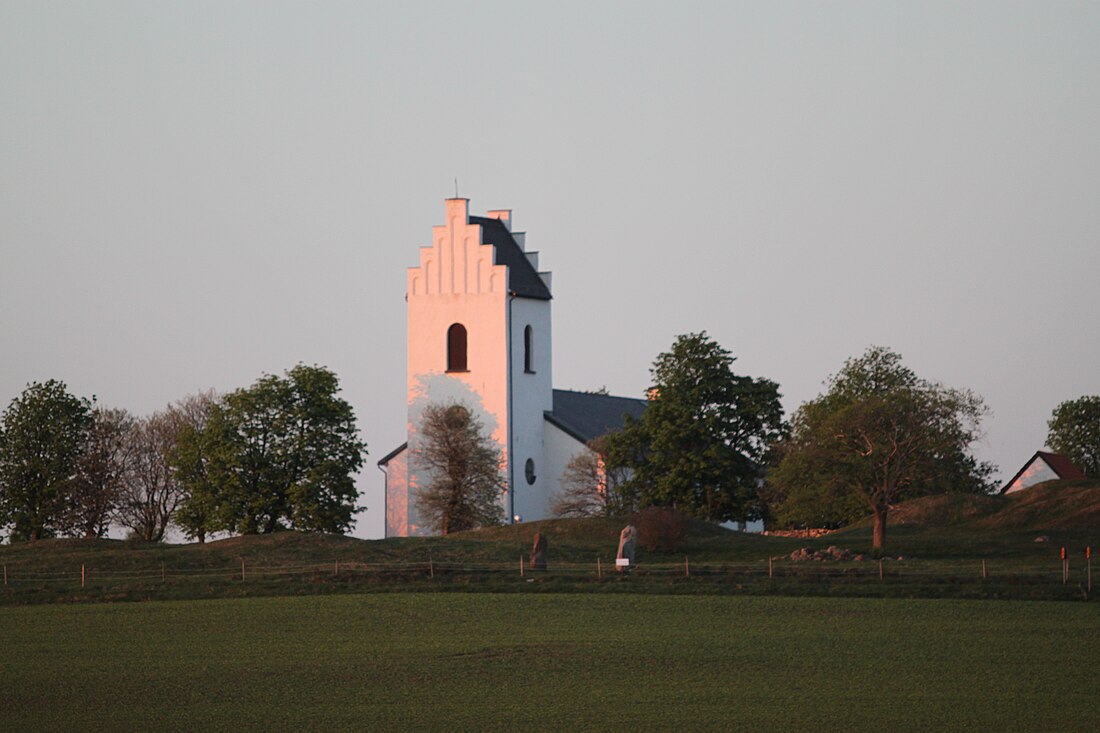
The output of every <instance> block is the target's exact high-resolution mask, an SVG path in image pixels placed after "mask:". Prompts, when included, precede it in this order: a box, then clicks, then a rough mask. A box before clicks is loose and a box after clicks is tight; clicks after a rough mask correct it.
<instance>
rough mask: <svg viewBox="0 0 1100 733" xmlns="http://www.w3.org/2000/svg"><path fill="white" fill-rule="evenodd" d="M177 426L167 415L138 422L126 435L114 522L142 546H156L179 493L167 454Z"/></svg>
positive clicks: (156, 415) (174, 437) (161, 538)
mask: <svg viewBox="0 0 1100 733" xmlns="http://www.w3.org/2000/svg"><path fill="white" fill-rule="evenodd" d="M178 432H179V431H178V425H177V423H176V421H175V420H173V418H172V415H171V414H170V413H169V412H168V411H163V412H156V413H153V414H152V415H150V416H149V417H146V418H143V419H141V420H138V421H137V423H136V424H135V425H134V427H133V429H132V430H130V431H129V436H128V438H129V440H128V444H129V445H128V453H129V466H128V468H127V471H126V474H125V480H124V481H123V485H122V498H121V500H120V502H119V506H118V513H117V516H118V521H119V523H120V524H122V526H124V527H128V528H129V529H130V530H132V531H133V533H134V534H135V535H136V536H137V537H140V538H141V539H143V540H145V541H146V542H160V541H161V540H163V539H164V533H165V532H166V531H167V529H168V523H169V522H170V521H171V519H172V515H173V513H174V512H175V511H176V507H177V506H178V505H179V503H180V501H181V500H182V499H183V490H182V488H181V487H180V484H179V481H177V480H176V477H175V475H174V473H173V471H172V467H171V465H170V463H169V454H170V453H171V451H172V449H173V447H174V446H175V443H176V438H177V435H178Z"/></svg>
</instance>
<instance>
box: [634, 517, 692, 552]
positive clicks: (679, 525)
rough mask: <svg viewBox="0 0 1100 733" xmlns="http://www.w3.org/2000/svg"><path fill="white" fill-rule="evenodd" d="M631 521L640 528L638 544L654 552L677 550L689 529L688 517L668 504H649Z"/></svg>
mask: <svg viewBox="0 0 1100 733" xmlns="http://www.w3.org/2000/svg"><path fill="white" fill-rule="evenodd" d="M630 521H631V523H632V524H633V525H634V526H635V527H637V528H638V544H639V545H641V546H642V547H643V548H644V549H646V550H650V551H652V552H675V551H676V550H677V549H678V548H679V547H680V543H681V542H683V540H684V533H685V532H686V531H687V517H685V516H684V515H683V514H681V513H680V512H678V511H676V510H675V509H672V508H670V507H666V506H648V507H646V508H645V509H642V510H641V511H639V512H638V513H637V514H635V515H634V517H633V518H632V519H631V520H630Z"/></svg>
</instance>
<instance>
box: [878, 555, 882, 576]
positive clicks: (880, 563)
mask: <svg viewBox="0 0 1100 733" xmlns="http://www.w3.org/2000/svg"><path fill="white" fill-rule="evenodd" d="M878 579H879V580H882V558H881V557H880V558H879V559H878Z"/></svg>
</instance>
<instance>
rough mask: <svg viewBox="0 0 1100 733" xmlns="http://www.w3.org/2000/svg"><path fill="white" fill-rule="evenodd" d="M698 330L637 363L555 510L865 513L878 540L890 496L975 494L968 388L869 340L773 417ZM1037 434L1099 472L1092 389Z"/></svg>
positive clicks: (978, 471) (834, 516) (1099, 437)
mask: <svg viewBox="0 0 1100 733" xmlns="http://www.w3.org/2000/svg"><path fill="white" fill-rule="evenodd" d="M733 362H734V357H733V356H732V355H731V353H730V352H729V351H727V350H726V349H724V348H722V347H721V346H720V345H719V344H717V343H716V342H715V341H714V340H713V339H711V338H709V337H708V336H707V335H706V333H705V332H704V333H695V334H686V335H683V336H679V337H677V339H676V340H675V342H674V343H673V345H672V348H671V349H670V350H669V351H667V352H665V353H662V354H661V355H659V356H658V357H657V359H656V361H655V362H654V365H653V368H652V370H651V372H652V375H653V382H652V385H651V387H650V388H649V390H648V395H649V402H648V406H647V408H646V410H645V412H644V413H643V414H642V416H641V417H640V418H639V419H637V420H634V419H630V418H627V419H626V423H625V424H624V426H623V428H622V429H621V430H618V431H615V432H613V433H610V434H608V435H606V436H603V437H602V438H600V439H598V440H596V441H594V442H593V443H592V444H590V445H589V448H590V449H591V450H590V451H588V452H584V453H581V454H579V455H578V456H576V457H574V459H573V460H572V461H571V462H570V463H569V465H568V466H567V468H566V471H565V474H564V475H563V477H562V490H561V492H560V493H559V494H558V495H557V496H556V497H554V500H553V503H552V506H551V508H552V511H553V512H554V514H555V515H557V516H590V515H597V514H602V515H623V514H628V513H630V512H634V511H637V510H639V509H642V508H644V507H647V506H667V507H673V508H675V509H677V510H678V511H680V512H682V513H684V514H687V515H690V516H694V517H698V518H700V519H705V520H709V521H714V522H725V521H737V522H747V521H752V520H759V519H763V520H765V521H766V523H767V524H769V525H771V526H777V527H828V528H837V527H842V526H845V525H847V524H850V523H852V522H854V521H857V520H860V519H863V518H864V517H867V516H871V517H873V521H874V534H873V545H874V547H875V548H877V549H882V548H883V547H884V546H885V543H886V528H887V523H888V517H889V513H890V509H891V507H892V506H893V505H894V504H895V503H896V502H898V501H901V500H904V499H909V498H914V497H918V496H924V495H929V494H937V493H988V492H991V491H993V490H994V488H995V487H994V484H993V483H992V481H991V476H992V474H993V472H994V470H995V468H994V466H992V465H991V464H989V463H987V462H981V461H978V460H977V458H975V456H974V454H973V452H972V448H973V445H974V444H975V442H976V441H978V440H979V439H980V437H981V435H982V431H981V424H982V420H983V419H984V418H985V417H986V416H987V414H988V410H987V408H986V406H985V403H984V401H983V400H982V398H981V397H980V396H979V395H977V394H975V393H974V392H972V391H970V390H965V389H957V388H952V387H948V386H946V385H943V384H940V383H936V382H931V381H929V380H926V379H923V378H921V377H919V376H918V375H917V374H916V373H915V372H913V370H912V369H910V368H909V367H907V366H906V365H905V364H904V363H903V362H902V358H901V356H900V355H899V354H897V353H896V352H894V351H892V350H890V349H888V348H884V347H871V348H869V349H868V350H867V351H866V352H865V353H864V354H862V355H861V356H859V357H855V358H850V359H848V360H847V361H846V362H845V363H844V365H843V366H842V368H841V369H840V371H839V372H837V373H836V374H835V375H833V376H831V377H829V378H828V379H827V380H826V381H825V391H824V392H823V393H822V394H820V395H819V396H817V397H816V398H814V399H812V400H809V401H807V402H805V403H804V404H802V405H801V406H800V407H799V408H798V409H797V410H796V411H795V413H794V414H793V415H792V416H791V417H790V419H789V420H786V419H784V418H783V411H782V407H781V404H780V393H779V387H778V385H777V384H776V383H775V382H772V381H770V380H767V379H760V378H751V377H746V376H742V375H738V374H736V373H735V372H734V371H733ZM1048 427H1049V433H1048V437H1047V444H1048V445H1049V446H1050V447H1051V448H1052V449H1053V450H1055V451H1058V452H1060V453H1064V454H1065V455H1067V456H1068V457H1069V458H1070V459H1071V460H1073V461H1074V462H1075V463H1076V464H1077V465H1078V466H1079V467H1080V468H1081V469H1082V470H1083V471H1084V472H1085V473H1086V474H1087V475H1089V476H1091V477H1098V478H1100V397H1096V396H1091V397H1090V396H1086V397H1081V398H1080V399H1077V400H1071V401H1067V402H1064V403H1062V404H1060V405H1059V406H1058V407H1057V408H1056V409H1055V410H1054V413H1053V416H1052V418H1051V420H1050V422H1049V423H1048Z"/></svg>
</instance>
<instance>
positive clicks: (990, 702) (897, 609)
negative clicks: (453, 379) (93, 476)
mask: <svg viewBox="0 0 1100 733" xmlns="http://www.w3.org/2000/svg"><path fill="white" fill-rule="evenodd" d="M1098 666H1100V614H1098V613H1097V610H1096V607H1095V606H1094V605H1093V604H1089V603H1064V602H1062V603H1057V602H1022V601H1003V602H980V601H965V600H903V599H865V598H772V597H729V596H683V595H677V596H653V595H642V594H636V595H601V594H593V593H585V594H570V595H564V594H490V593H478V594H466V593H447V594H424V593H419V594H404V593H386V594H365V595H341V596H311V597H305V598H250V599H236V600H207V601H179V602H175V601H173V602H148V603H126V604H80V605H51V606H32V607H7V608H0V689H2V690H3V697H4V705H3V706H0V707H2V713H0V729H4V730H77V729H80V730H141V729H144V730H161V731H196V730H268V731H274V730H307V729H308V730H431V731H443V730H494V731H495V730H523V731H541V730H546V731H570V732H572V731H586V730H591V731H600V730H625V731H646V730H653V731H670V730H677V731H687V730H699V731H714V730H746V731H772V730H775V731H798V730H818V731H833V730H836V731H840V730H845V731H846V730H858V729H866V730H884V731H922V732H923V731H932V730H934V731H946V730H973V731H984V730H1006V731H1031V730H1034V731H1055V730H1056V731H1094V730H1096V729H1097V720H1098V712H1097V707H1096V700H1097V693H1098V692H1100V684H1098V682H1097V681H1096V678H1095V672H1096V669H1097V667H1098Z"/></svg>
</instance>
